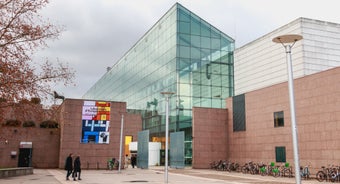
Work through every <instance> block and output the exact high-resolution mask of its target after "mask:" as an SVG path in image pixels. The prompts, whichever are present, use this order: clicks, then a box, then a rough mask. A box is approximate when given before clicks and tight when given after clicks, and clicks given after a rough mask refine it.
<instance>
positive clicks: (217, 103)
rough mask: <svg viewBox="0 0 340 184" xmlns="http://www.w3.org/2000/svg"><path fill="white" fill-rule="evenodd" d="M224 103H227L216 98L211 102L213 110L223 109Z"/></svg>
mask: <svg viewBox="0 0 340 184" xmlns="http://www.w3.org/2000/svg"><path fill="white" fill-rule="evenodd" d="M222 103H225V102H224V101H223V100H221V99H215V98H213V99H212V100H211V107H212V108H223V107H222Z"/></svg>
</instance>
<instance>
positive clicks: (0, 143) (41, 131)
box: [0, 127, 60, 168]
mask: <svg viewBox="0 0 340 184" xmlns="http://www.w3.org/2000/svg"><path fill="white" fill-rule="evenodd" d="M0 135H1V137H2V138H1V139H0V167H17V166H18V157H19V148H20V142H32V147H33V148H32V166H33V167H35V168H57V167H58V159H59V138H60V130H59V129H48V128H39V127H34V128H28V127H1V128H0ZM5 139H7V140H8V144H5V142H4V141H5ZM11 151H16V152H17V156H16V158H11Z"/></svg>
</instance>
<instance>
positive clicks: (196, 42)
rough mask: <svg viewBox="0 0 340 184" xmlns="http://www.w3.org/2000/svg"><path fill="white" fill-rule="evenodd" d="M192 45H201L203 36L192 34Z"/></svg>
mask: <svg viewBox="0 0 340 184" xmlns="http://www.w3.org/2000/svg"><path fill="white" fill-rule="evenodd" d="M191 46H192V47H201V37H200V36H196V35H191Z"/></svg>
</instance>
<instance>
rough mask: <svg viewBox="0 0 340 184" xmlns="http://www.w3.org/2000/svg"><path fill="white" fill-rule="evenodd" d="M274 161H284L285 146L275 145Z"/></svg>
mask: <svg viewBox="0 0 340 184" xmlns="http://www.w3.org/2000/svg"><path fill="white" fill-rule="evenodd" d="M275 157H276V162H286V147H284V146H278V147H275Z"/></svg>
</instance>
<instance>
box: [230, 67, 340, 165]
mask: <svg viewBox="0 0 340 184" xmlns="http://www.w3.org/2000/svg"><path fill="white" fill-rule="evenodd" d="M339 79H340V67H337V68H333V69H330V70H327V71H324V72H320V73H317V74H313V75H309V76H306V77H302V78H298V79H295V80H294V88H295V106H296V121H297V132H298V144H299V156H300V165H301V166H305V165H307V164H310V165H311V167H312V168H314V171H315V170H316V169H319V168H321V166H328V165H329V164H338V162H339V159H340V144H339V140H340V134H339V131H340V108H339V107H340V103H339V102H340V80H339ZM226 103H227V108H228V110H229V111H228V122H229V123H228V133H227V135H228V138H227V139H228V141H229V145H228V146H229V152H228V158H229V159H230V160H233V161H237V162H239V163H245V162H248V161H254V162H264V163H269V162H273V161H274V162H275V158H276V157H275V147H277V146H284V147H285V148H286V160H287V162H289V163H291V164H293V163H294V158H293V150H292V149H293V147H292V136H291V120H290V108H289V96H288V84H287V82H285V83H281V84H277V85H273V86H270V87H267V88H263V89H260V90H256V91H252V92H249V93H246V94H245V106H246V131H240V132H233V128H232V127H233V117H232V113H233V111H232V109H233V107H232V98H228V99H227V102H226ZM277 111H283V112H284V126H283V127H274V116H273V113H274V112H277Z"/></svg>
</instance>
